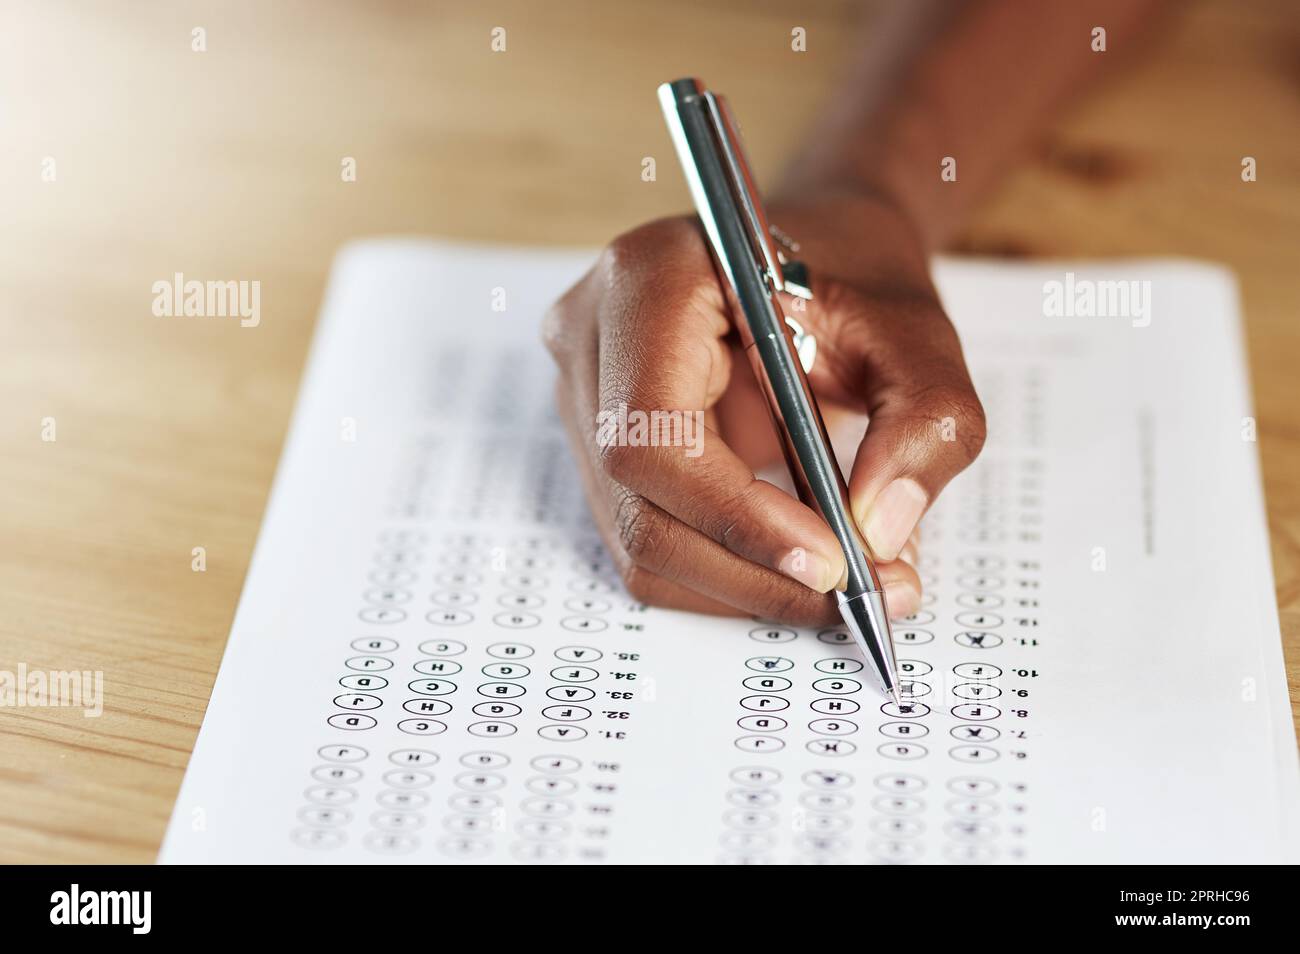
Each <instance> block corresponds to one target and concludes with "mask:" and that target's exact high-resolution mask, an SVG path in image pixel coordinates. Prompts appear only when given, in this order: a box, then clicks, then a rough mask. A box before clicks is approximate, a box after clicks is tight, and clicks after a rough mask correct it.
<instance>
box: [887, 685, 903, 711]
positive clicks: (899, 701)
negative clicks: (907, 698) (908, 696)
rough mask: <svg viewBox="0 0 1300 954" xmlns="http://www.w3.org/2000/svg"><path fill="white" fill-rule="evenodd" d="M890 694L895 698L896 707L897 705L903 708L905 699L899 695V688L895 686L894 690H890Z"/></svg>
mask: <svg viewBox="0 0 1300 954" xmlns="http://www.w3.org/2000/svg"><path fill="white" fill-rule="evenodd" d="M889 694H890V695H891V696H893V697H894V705H896V706H902V704H903V697H902V696H900V695H899V694H898V687H897V686H894V687H893V688H892V689H890V690H889Z"/></svg>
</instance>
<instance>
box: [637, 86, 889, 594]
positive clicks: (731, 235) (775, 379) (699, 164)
mask: <svg viewBox="0 0 1300 954" xmlns="http://www.w3.org/2000/svg"><path fill="white" fill-rule="evenodd" d="M659 101H660V105H661V106H662V107H663V111H664V117H665V119H666V120H667V121H668V128H669V131H670V133H671V134H672V137H673V144H674V146H675V147H676V149H677V155H678V158H679V159H680V160H681V164H682V169H683V171H684V173H685V175H686V181H687V184H688V185H689V187H690V190H691V196H692V198H693V199H694V200H695V208H696V210H697V211H698V212H699V216H700V222H701V224H702V225H703V226H704V232H705V235H706V236H707V238H708V242H709V247H710V249H711V251H712V253H713V261H714V264H715V266H716V267H717V270H718V273H719V278H720V280H721V283H722V287H723V289H724V292H725V295H726V299H727V304H728V306H729V308H730V310H731V314H732V316H733V319H734V322H735V325H736V328H737V330H738V331H739V333H740V338H741V342H742V344H743V345H744V346H745V350H746V353H747V354H748V356H749V359H750V364H751V366H752V367H753V369H754V375H755V377H756V378H757V379H758V383H759V386H760V387H761V388H762V389H763V391H764V392H765V395H766V397H767V404H768V407H769V409H770V410H771V413H772V419H773V423H774V424H775V426H776V432H777V437H778V439H779V440H780V442H781V445H782V450H783V452H784V453H785V458H786V463H787V465H788V466H789V468H790V475H791V477H792V478H793V480H794V484H795V488H796V490H797V491H798V493H799V497H800V499H801V500H803V502H804V503H805V504H807V505H808V506H809V507H811V508H812V509H814V510H815V511H817V513H818V514H820V515H821V517H822V519H823V520H825V521H826V523H827V525H828V526H829V527H830V528H831V531H832V532H833V533H834V534H835V536H836V538H837V539H838V540H839V543H840V546H841V548H842V549H843V551H844V555H845V559H846V561H847V563H848V592H849V593H850V594H858V593H862V592H864V591H876V590H879V589H880V582H879V579H878V577H877V576H876V571H875V568H874V567H873V566H872V563H871V560H870V559H869V557H868V555H867V547H866V543H865V542H864V541H863V539H862V534H861V533H860V532H859V530H858V528H857V525H856V524H855V523H854V521H853V517H852V513H853V511H852V509H851V508H850V506H849V494H848V487H847V485H846V484H845V482H844V476H843V474H841V473H840V468H839V465H838V463H837V462H836V461H835V457H834V454H833V452H832V450H831V443H830V438H829V436H828V435H827V433H826V426H825V424H824V423H823V421H822V416H821V413H820V411H819V410H818V408H817V402H816V400H815V399H814V398H813V394H812V390H811V389H810V388H809V386H808V379H807V376H806V375H805V374H804V370H803V365H802V364H801V363H800V360H799V355H798V351H797V349H796V347H795V343H794V337H793V332H792V330H791V328H790V326H789V325H788V324H787V323H786V320H785V314H784V313H783V311H782V309H781V302H780V298H779V296H778V291H779V290H780V289H781V287H782V285H781V281H782V279H781V276H780V271H779V269H778V267H777V265H776V260H775V252H774V251H773V249H772V246H771V238H770V236H769V235H768V233H767V224H766V222H765V220H764V216H763V213H762V207H761V203H760V202H759V201H758V198H757V194H756V192H754V190H753V182H752V180H751V178H750V174H749V170H748V164H747V163H746V162H745V160H744V154H743V150H742V148H741V146H740V142H739V139H738V137H737V136H736V134H735V131H734V129H732V128H731V120H730V117H729V115H728V114H727V113H726V109H725V105H724V104H720V103H719V101H718V100H716V99H715V98H713V97H712V96H711V94H709V93H707V92H705V91H704V89H703V88H702V86H701V85H700V83H699V82H698V81H697V80H693V79H685V80H677V81H676V82H673V83H665V84H664V85H663V86H660V87H659Z"/></svg>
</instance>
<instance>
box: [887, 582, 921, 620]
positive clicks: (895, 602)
mask: <svg viewBox="0 0 1300 954" xmlns="http://www.w3.org/2000/svg"><path fill="white" fill-rule="evenodd" d="M920 608H921V594H920V593H918V592H917V591H916V589H915V588H914V587H913V586H912V584H911V583H889V584H886V586H885V609H887V610H888V611H889V618H890V619H895V620H897V619H902V618H903V617H904V616H911V615H912V614H913V613H915V612H916V611H917V610H919V609H920Z"/></svg>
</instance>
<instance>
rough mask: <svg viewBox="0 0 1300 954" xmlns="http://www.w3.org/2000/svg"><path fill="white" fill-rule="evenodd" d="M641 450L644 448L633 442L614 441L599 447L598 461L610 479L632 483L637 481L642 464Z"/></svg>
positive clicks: (622, 482)
mask: <svg viewBox="0 0 1300 954" xmlns="http://www.w3.org/2000/svg"><path fill="white" fill-rule="evenodd" d="M641 450H642V448H640V447H636V446H634V445H632V444H624V443H619V442H617V441H613V442H610V443H607V444H602V445H601V446H600V447H599V448H597V451H596V453H597V461H598V463H599V464H600V469H601V470H602V471H603V472H604V473H605V475H606V476H607V477H609V479H610V480H612V481H614V482H615V483H618V484H630V483H633V482H634V481H635V478H636V473H637V469H638V467H639V466H640V463H639V457H640V451H641ZM621 506H622V504H621V503H620V507H621Z"/></svg>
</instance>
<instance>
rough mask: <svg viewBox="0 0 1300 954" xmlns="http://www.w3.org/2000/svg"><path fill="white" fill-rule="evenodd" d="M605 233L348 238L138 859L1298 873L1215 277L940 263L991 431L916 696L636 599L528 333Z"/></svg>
mask: <svg viewBox="0 0 1300 954" xmlns="http://www.w3.org/2000/svg"><path fill="white" fill-rule="evenodd" d="M590 260H591V255H590V254H589V253H576V252H571V253H570V252H566V253H557V252H540V251H520V250H509V249H499V248H491V247H469V246H458V245H450V244H436V243H432V242H428V243H426V242H416V241H375V242H368V243H361V244H357V245H354V246H352V247H350V248H348V249H346V250H345V251H344V253H343V254H341V255H340V257H339V260H338V262H337V263H336V268H335V272H334V275H333V277H332V279H331V283H330V288H329V292H328V296H327V300H326V303H325V307H324V312H323V316H322V319H321V322H320V325H319V327H318V330H317V332H316V341H315V344H314V346H313V351H312V355H311V359H310V363H309V366H308V369H307V372H306V376H305V379H304V383H303V386H302V391H301V394H300V396H299V400H298V407H297V411H296V414H295V417H294V420H293V425H292V428H291V432H290V435H289V438H288V442H287V444H286V447H285V450H284V453H283V458H282V460H281V463H280V468H279V472H278V476H277V478H276V482H275V487H274V490H273V493H272V497H271V501H270V504H269V507H268V509H267V512H266V516H265V521H264V524H263V527H262V531H261V536H260V539H259V542H258V545H257V550H256V554H255V557H254V560H253V564H252V568H251V570H250V572H249V575H248V579H247V581H246V584H245V588H244V593H243V597H242V599H241V602H240V606H239V610H238V614H237V616H236V619H235V622H234V626H233V629H232V631H231V635H230V641H229V644H228V646H227V648H226V653H225V658H224V661H223V663H222V666H221V670H220V674H219V677H218V679H217V683H216V686H215V689H214V692H213V696H212V701H211V704H210V706H209V709H208V712H207V717H206V719H205V721H204V724H203V728H202V732H201V734H200V736H199V739H198V743H197V747H196V749H195V752H194V755H193V758H192V760H191V762H190V765H189V769H188V773H187V775H186V777H185V782H184V785H183V787H182V789H181V792H180V795H179V798H178V801H177V805H176V809H175V813H174V815H173V818H172V821H171V825H170V828H169V831H168V834H167V838H166V842H165V845H164V847H163V851H162V854H161V858H160V860H161V861H163V862H171V863H221V862H305V863H328V864H338V863H350V864H355V863H365V862H394V863H499V862H519V863H579V864H582V863H735V864H747V863H748V864H761V863H884V864H896V863H1026V862H1027V863H1060V862H1076V863H1101V862H1121V863H1128V862H1161V863H1185V862H1215V863H1218V862H1280V861H1288V862H1292V863H1294V862H1296V861H1298V860H1300V850H1297V844H1298V843H1297V804H1298V796H1300V784H1298V782H1297V760H1296V744H1295V736H1294V732H1293V728H1292V721H1291V713H1290V708H1289V705H1288V699H1287V686H1286V682H1285V678H1284V672H1283V663H1282V654H1281V648H1280V641H1279V633H1278V622H1277V614H1276V608H1275V603H1274V595H1273V585H1272V572H1271V567H1270V563H1269V555H1268V540H1267V535H1266V527H1265V521H1264V513H1263V501H1262V494H1261V489H1260V480H1259V474H1258V469H1257V462H1256V445H1255V443H1254V442H1253V430H1252V422H1251V414H1252V411H1251V408H1250V403H1249V391H1248V388H1247V383H1246V374H1245V362H1244V357H1243V352H1242V348H1241V343H1240V340H1239V339H1240V330H1239V325H1238V316H1237V305H1236V296H1235V290H1234V286H1233V283H1232V280H1231V278H1230V277H1229V276H1228V275H1227V274H1225V273H1224V272H1223V271H1221V270H1219V269H1216V268H1213V267H1208V266H1204V265H1196V264H1188V263H1178V262H1132V263H1123V264H1115V263H1106V264H1101V265H1098V264H1092V265H1087V264H1079V265H1067V264H1061V263H1044V264H1034V265H1002V264H999V265H991V264H982V263H971V262H944V263H940V264H939V265H937V267H936V274H937V280H938V284H939V287H940V289H941V292H942V294H943V298H944V301H945V303H946V306H947V308H948V310H949V312H950V314H951V315H952V317H953V319H954V321H955V322H956V324H957V326H958V329H959V330H960V332H961V333H962V337H963V340H964V343H965V347H966V352H967V357H968V361H969V363H970V365H971V368H972V372H973V375H974V377H975V381H976V384H977V387H978V389H979V392H980V394H981V397H982V399H983V401H984V404H985V407H986V410H987V414H988V419H989V421H990V437H989V441H988V444H987V446H986V448H985V450H984V452H983V454H982V455H981V457H980V459H979V461H978V462H977V463H976V464H975V465H974V466H973V467H972V468H971V469H970V470H969V471H967V472H966V473H964V474H963V475H962V476H960V477H959V478H958V479H957V480H956V481H954V482H953V484H952V485H951V486H950V487H949V489H948V490H947V491H946V492H945V494H944V495H943V496H942V498H941V499H940V500H939V501H938V502H937V504H936V506H935V507H934V509H933V510H932V512H931V513H930V514H929V515H927V517H926V518H925V520H924V522H923V529H922V546H921V554H922V556H921V561H920V562H921V566H920V572H921V574H922V576H923V579H924V584H925V595H924V605H923V607H922V609H921V611H920V612H919V613H917V614H916V615H915V616H914V617H912V618H910V619H908V620H906V621H903V622H901V623H899V624H897V626H896V629H895V640H896V644H897V648H898V656H899V658H900V665H901V668H902V670H903V676H904V681H903V696H904V700H903V704H902V705H901V706H900V705H898V704H895V703H893V702H889V701H887V700H886V699H885V698H884V697H883V696H882V695H881V694H880V693H879V691H878V690H877V689H876V687H875V685H874V682H873V680H872V679H871V677H870V675H869V673H867V672H864V671H863V666H862V663H861V661H860V658H859V656H858V653H857V651H856V650H855V649H854V647H853V646H852V644H851V643H849V642H847V641H846V637H845V634H844V632H843V631H842V630H840V629H836V628H827V629H824V630H820V631H817V630H800V629H795V628H791V627H788V626H785V625H782V624H780V623H777V622H772V621H760V620H736V619H718V618H709V617H702V616H694V615H687V614H682V613H676V612H671V611H665V610H659V609H653V608H647V607H644V606H640V605H637V604H635V603H634V602H633V601H631V600H630V598H629V597H628V596H627V595H626V594H625V592H624V591H623V590H622V588H621V585H620V583H619V579H618V576H617V574H616V573H615V572H614V570H613V568H612V565H611V561H610V559H609V557H608V556H607V555H606V553H605V551H604V549H603V547H602V545H601V543H600V541H599V539H598V538H597V536H596V535H595V532H594V530H593V527H592V524H591V521H590V518H589V516H588V513H587V510H586V505H585V502H584V499H583V497H582V493H581V488H580V486H579V482H578V479H577V476H576V471H575V468H574V465H573V463H572V461H571V459H570V453H569V449H568V446H567V444H566V441H565V437H564V434H563V432H562V430H561V428H560V427H559V425H558V423H557V420H556V417H555V414H554V411H553V407H552V385H553V380H554V371H553V368H552V364H551V361H550V359H549V357H548V355H547V354H546V353H545V351H544V349H543V348H542V347H541V346H540V344H539V343H538V333H537V328H538V324H539V321H540V317H541V315H542V313H543V312H544V310H545V308H546V307H547V305H548V304H549V303H550V302H551V301H552V300H553V299H554V298H555V297H556V296H558V295H559V294H560V293H561V292H562V291H563V290H564V289H565V288H566V287H567V286H568V285H569V284H570V283H571V282H572V281H574V280H575V279H576V278H577V277H578V276H579V275H580V274H581V273H582V272H583V271H584V270H585V268H586V267H587V266H588V264H589V263H590ZM1099 281H1106V282H1114V281H1124V282H1129V281H1131V282H1136V283H1138V284H1136V285H1132V286H1129V287H1130V288H1131V290H1132V291H1133V298H1132V300H1131V301H1130V302H1129V304H1128V306H1127V314H1128V315H1129V317H1086V316H1085V315H1086V314H1088V313H1089V306H1088V304H1087V296H1086V295H1085V293H1084V291H1083V290H1084V289H1087V288H1088V287H1089V285H1088V283H1093V282H1099ZM1144 282H1146V283H1149V285H1145V286H1144V285H1142V284H1141V283H1144ZM1053 283H1059V284H1053ZM1081 283H1082V284H1081ZM1094 287H1095V288H1096V290H1097V291H1098V297H1097V298H1095V299H1094V301H1093V306H1092V308H1091V312H1092V313H1096V312H1098V311H1101V312H1103V313H1104V312H1105V311H1106V308H1105V307H1103V306H1101V305H1100V304H1098V303H1099V302H1100V301H1101V300H1102V297H1101V296H1104V295H1105V294H1108V292H1107V291H1106V289H1107V288H1110V289H1111V290H1112V291H1113V289H1114V287H1115V286H1094ZM1144 290H1145V293H1146V298H1145V305H1143V304H1142V298H1141V295H1142V294H1143V293H1144ZM1058 293H1059V294H1058ZM1063 301H1064V305H1065V307H1062V302H1063ZM1112 304H1113V301H1112ZM1144 311H1145V314H1144V313H1143V312H1144ZM737 372H738V373H747V372H746V370H745V369H744V368H743V367H739V366H738V368H737Z"/></svg>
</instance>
